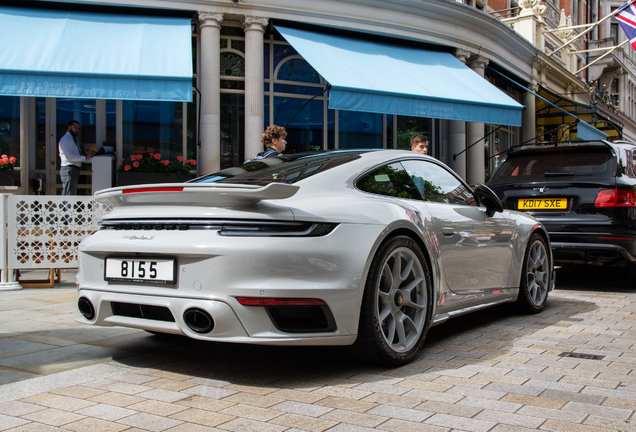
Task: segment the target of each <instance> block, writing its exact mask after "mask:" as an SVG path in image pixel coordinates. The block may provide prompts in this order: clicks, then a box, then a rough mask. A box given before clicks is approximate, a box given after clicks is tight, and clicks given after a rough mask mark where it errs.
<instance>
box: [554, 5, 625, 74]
mask: <svg viewBox="0 0 636 432" xmlns="http://www.w3.org/2000/svg"><path fill="white" fill-rule="evenodd" d="M634 2H636V0H630V1H628V2H627V3H625V4H624V5H623V6H621V7H619V8H618V9H616V10H615V11H614V12H612V13H611V14H609V15H607V16H606V17H605V18H603V19H601V20H599V21H597V22H596V24H594V23H593V25H592V27H590V28H588V29H587V30H585V31H584V32H581V33H579V34H578V35H577V36H576V37H574V38H572V39H570V40H569V41H567V42H566V43H564V44H563V45H561V46H560V47H558V48H555V49H554V51H552V52H551V53H548V54H547V56H548V57H552V55H553V54H555V53H556V52H558V51H561V50H562V49H563V48H565V47H566V46H568V45H570V44H572V43H573V42H574V41H576V40H577V39H579V38H580V37H582V36H584V35H586V34H588V33H589V32H590V31H592V30H594V28H595V27H596V26H598V25H599V24H601V23H602V22H604V21H605V20H607V19H609V18H611V17H613V16H614V15H616V14H617V13H619V12H621V11H622V10H623V9H625V8H627V7H629V6H630V5H631V4H633V3H634ZM608 54H609V53H608ZM581 70H583V69H581ZM579 72H580V71H579ZM579 72H577V73H579ZM575 75H576V74H575Z"/></svg>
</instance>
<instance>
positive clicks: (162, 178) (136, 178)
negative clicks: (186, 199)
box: [117, 171, 194, 186]
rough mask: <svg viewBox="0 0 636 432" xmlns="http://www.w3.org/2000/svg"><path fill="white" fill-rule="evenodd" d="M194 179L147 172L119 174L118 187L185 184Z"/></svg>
mask: <svg viewBox="0 0 636 432" xmlns="http://www.w3.org/2000/svg"><path fill="white" fill-rule="evenodd" d="M192 178H194V177H193V176H192V175H191V174H174V173H172V174H163V173H145V172H125V171H123V172H121V171H118V172H117V186H130V185H139V184H155V183H183V182H186V181H188V180H191V179H192Z"/></svg>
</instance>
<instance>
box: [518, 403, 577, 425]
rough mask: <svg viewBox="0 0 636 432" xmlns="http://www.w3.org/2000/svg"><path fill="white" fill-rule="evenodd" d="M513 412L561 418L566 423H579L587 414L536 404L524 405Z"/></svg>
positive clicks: (531, 415)
mask: <svg viewBox="0 0 636 432" xmlns="http://www.w3.org/2000/svg"><path fill="white" fill-rule="evenodd" d="M515 414H520V415H527V416H530V417H539V418H544V419H550V420H562V421H564V422H567V423H581V422H582V421H583V420H585V417H587V414H582V413H576V412H566V411H561V410H558V409H550V408H544V407H538V406H530V405H526V406H524V407H522V408H520V409H519V410H517V411H516V412H515Z"/></svg>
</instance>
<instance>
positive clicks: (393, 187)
mask: <svg viewBox="0 0 636 432" xmlns="http://www.w3.org/2000/svg"><path fill="white" fill-rule="evenodd" d="M357 187H358V189H360V190H362V191H364V192H369V193H372V194H377V195H385V196H391V197H397V198H408V199H417V200H421V199H422V197H421V196H420V194H419V192H418V190H417V189H416V187H415V184H414V183H413V181H412V180H411V176H409V173H408V172H407V171H406V170H404V168H403V167H402V165H400V164H399V163H394V164H391V165H387V166H383V167H381V168H378V169H376V170H374V171H373V172H371V173H369V174H367V175H365V176H364V177H362V178H361V179H360V180H358V183H357Z"/></svg>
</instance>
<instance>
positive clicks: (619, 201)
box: [594, 189, 636, 207]
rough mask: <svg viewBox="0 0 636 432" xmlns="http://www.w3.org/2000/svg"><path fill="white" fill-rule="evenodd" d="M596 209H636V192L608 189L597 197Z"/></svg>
mask: <svg viewBox="0 0 636 432" xmlns="http://www.w3.org/2000/svg"><path fill="white" fill-rule="evenodd" d="M594 205H595V206H596V207H636V192H634V191H633V190H631V189H606V190H602V191H600V192H599V193H598V195H597V196H596V201H595V202H594Z"/></svg>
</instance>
